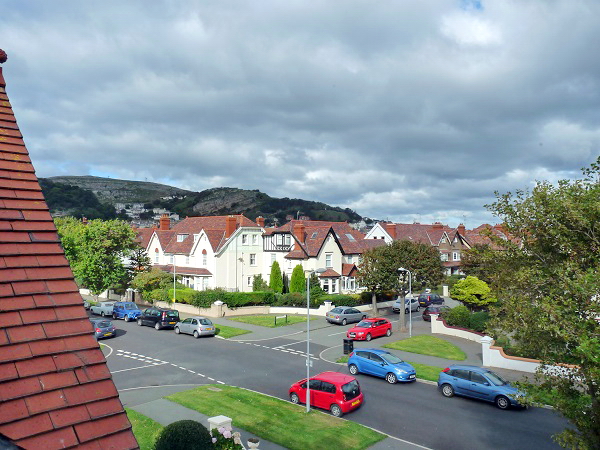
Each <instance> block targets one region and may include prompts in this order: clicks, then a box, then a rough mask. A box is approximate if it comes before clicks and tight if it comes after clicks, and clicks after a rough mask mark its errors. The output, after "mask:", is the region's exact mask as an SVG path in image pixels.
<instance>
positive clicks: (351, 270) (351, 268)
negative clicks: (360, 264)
mask: <svg viewBox="0 0 600 450" xmlns="http://www.w3.org/2000/svg"><path fill="white" fill-rule="evenodd" d="M357 270H358V269H357V268H356V264H347V263H342V275H343V276H345V277H352V276H354V275H355V272H356V271H357Z"/></svg>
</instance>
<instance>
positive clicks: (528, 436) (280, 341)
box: [103, 321, 566, 449]
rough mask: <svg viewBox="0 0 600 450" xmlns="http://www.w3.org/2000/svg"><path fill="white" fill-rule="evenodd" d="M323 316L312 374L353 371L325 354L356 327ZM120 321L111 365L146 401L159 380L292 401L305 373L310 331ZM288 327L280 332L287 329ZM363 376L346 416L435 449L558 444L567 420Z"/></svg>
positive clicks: (121, 385) (122, 384)
mask: <svg viewBox="0 0 600 450" xmlns="http://www.w3.org/2000/svg"><path fill="white" fill-rule="evenodd" d="M323 322H324V321H318V322H317V323H315V325H314V330H313V331H311V355H312V357H311V361H312V363H313V367H312V368H311V373H313V374H315V373H319V372H322V371H325V370H334V371H340V372H343V373H348V371H347V368H346V366H345V365H339V364H335V363H332V362H328V361H325V360H324V359H322V358H321V357H320V355H327V354H329V353H331V351H328V349H329V348H330V347H332V346H335V345H340V344H341V338H342V336H343V333H344V330H345V328H348V327H350V325H348V326H347V327H341V326H336V325H328V324H325V323H323ZM115 324H116V326H117V328H119V329H120V330H119V333H118V335H117V337H116V338H114V339H111V340H105V341H103V343H104V344H106V345H108V346H109V349H110V350H109V352H108V353H107V362H108V366H109V368H110V370H111V372H112V374H113V380H114V382H115V384H116V386H117V388H118V389H119V391H122V392H123V391H127V392H130V391H131V390H138V391H142V390H143V391H144V392H143V395H141V396H140V397H139V398H140V402H146V401H149V400H151V399H156V398H160V397H161V396H163V395H164V390H163V389H158V388H153V387H155V386H165V385H166V386H171V387H172V389H173V390H184V389H188V388H190V387H192V386H196V385H201V384H207V383H224V384H228V385H233V386H240V387H244V388H248V389H252V390H255V391H258V392H262V393H265V394H269V395H272V396H275V397H279V398H282V399H286V400H287V391H288V388H289V386H290V385H291V384H292V383H293V382H295V381H296V380H298V379H300V378H304V377H305V374H306V354H305V350H306V341H305V340H304V339H306V334H304V333H303V332H301V331H300V332H296V333H293V334H291V333H290V334H289V335H287V336H281V337H277V338H270V339H266V340H255V339H253V334H249V335H244V336H240V337H239V338H238V339H237V340H225V339H218V338H201V339H194V338H193V337H191V336H186V335H176V334H175V333H174V332H173V331H171V330H161V331H156V330H155V329H153V328H150V327H139V326H137V325H136V324H135V323H134V322H129V323H126V322H123V321H115ZM286 328H287V327H286ZM286 328H281V329H278V330H281V334H282V335H283V334H288V333H289V331H286ZM392 338H393V337H392ZM374 343H375V341H373V342H372V343H371V344H374ZM357 345H359V346H363V347H366V346H367V344H366V343H358V344H357ZM334 353H336V354H340V353H341V350H338V351H337V352H334ZM358 379H359V382H360V384H361V387H362V390H363V393H364V395H365V404H364V405H363V406H362V407H361V408H360V409H359V410H357V411H354V412H352V413H350V414H347V415H346V416H344V417H345V418H346V419H348V420H353V421H355V422H358V423H361V424H363V425H367V426H369V427H372V428H374V429H376V430H379V431H382V432H384V433H387V434H389V435H391V436H394V437H397V438H400V439H403V440H405V441H409V442H413V443H416V444H419V445H422V446H425V447H428V448H432V449H465V448H477V449H504V448H505V449H509V448H510V449H515V448H536V449H546V448H548V449H550V448H553V449H554V448H559V447H558V446H557V445H556V444H554V443H553V441H552V440H551V437H550V435H551V434H553V433H555V432H558V431H560V430H561V429H563V428H564V427H565V426H566V421H565V420H564V419H563V418H561V417H560V416H558V415H557V414H556V413H554V412H553V411H551V410H548V409H543V408H531V409H528V410H508V411H501V410H499V409H497V408H496V407H495V406H494V405H492V404H488V403H485V402H479V401H475V400H470V399H463V398H459V397H454V398H450V399H447V398H445V397H442V396H441V394H440V393H439V392H438V391H437V388H436V386H435V385H433V384H430V383H426V382H416V383H411V384H396V385H389V384H388V383H386V382H385V381H384V380H382V379H379V378H373V377H369V376H365V375H359V376H358ZM139 388H142V389H139ZM128 398H131V396H129V397H128ZM126 406H127V405H126Z"/></svg>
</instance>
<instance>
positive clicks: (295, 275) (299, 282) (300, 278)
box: [290, 264, 306, 292]
mask: <svg viewBox="0 0 600 450" xmlns="http://www.w3.org/2000/svg"><path fill="white" fill-rule="evenodd" d="M304 291H306V277H305V276H304V269H303V268H302V266H301V265H300V264H298V265H296V267H294V270H293V271H292V279H291V280H290V292H304Z"/></svg>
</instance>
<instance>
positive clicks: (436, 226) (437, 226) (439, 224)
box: [432, 222, 444, 230]
mask: <svg viewBox="0 0 600 450" xmlns="http://www.w3.org/2000/svg"><path fill="white" fill-rule="evenodd" d="M432 228H433V229H434V230H441V229H443V228H444V225H442V222H434V224H433V225H432Z"/></svg>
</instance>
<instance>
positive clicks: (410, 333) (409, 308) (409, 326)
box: [398, 267, 412, 337]
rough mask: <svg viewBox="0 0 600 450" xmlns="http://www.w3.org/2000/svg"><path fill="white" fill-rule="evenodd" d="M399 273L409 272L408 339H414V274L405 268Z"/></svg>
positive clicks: (399, 270)
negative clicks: (412, 302) (412, 303)
mask: <svg viewBox="0 0 600 450" xmlns="http://www.w3.org/2000/svg"><path fill="white" fill-rule="evenodd" d="M398 272H408V295H409V296H410V299H409V301H408V337H412V305H411V300H412V274H411V273H410V270H408V269H405V268H404V267H399V268H398ZM405 298H406V297H405ZM404 304H406V301H405V302H404Z"/></svg>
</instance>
